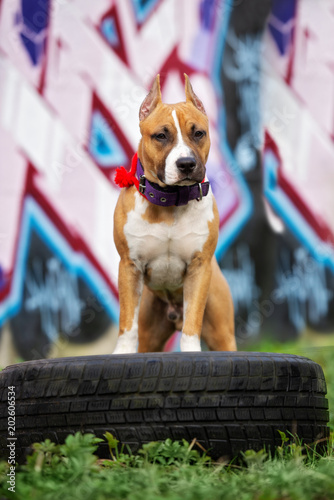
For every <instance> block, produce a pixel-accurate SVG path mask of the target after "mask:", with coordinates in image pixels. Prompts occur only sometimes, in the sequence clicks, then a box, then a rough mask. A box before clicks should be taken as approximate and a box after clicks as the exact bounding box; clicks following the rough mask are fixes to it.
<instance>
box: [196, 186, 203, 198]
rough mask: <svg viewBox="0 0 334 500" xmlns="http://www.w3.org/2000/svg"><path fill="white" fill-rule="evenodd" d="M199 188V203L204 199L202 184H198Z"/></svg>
mask: <svg viewBox="0 0 334 500" xmlns="http://www.w3.org/2000/svg"><path fill="white" fill-rule="evenodd" d="M198 187H199V198H196V200H197V201H201V200H202V198H203V190H202V184H201V183H198Z"/></svg>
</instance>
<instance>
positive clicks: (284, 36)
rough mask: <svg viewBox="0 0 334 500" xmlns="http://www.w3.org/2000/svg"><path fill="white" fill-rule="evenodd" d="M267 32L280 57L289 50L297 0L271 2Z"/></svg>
mask: <svg viewBox="0 0 334 500" xmlns="http://www.w3.org/2000/svg"><path fill="white" fill-rule="evenodd" d="M272 1H273V3H272V9H271V15H270V17H269V20H268V27H269V31H270V33H271V35H272V37H273V39H274V40H275V43H276V45H277V48H278V50H279V52H280V54H281V55H284V54H286V53H287V51H288V50H289V48H290V45H291V41H292V35H293V29H294V25H295V15H296V4H297V0H272Z"/></svg>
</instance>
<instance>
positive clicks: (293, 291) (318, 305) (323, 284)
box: [274, 247, 333, 331]
mask: <svg viewBox="0 0 334 500" xmlns="http://www.w3.org/2000/svg"><path fill="white" fill-rule="evenodd" d="M281 257H282V263H283V269H287V267H288V266H289V255H288V253H285V254H283V255H282V256H281ZM283 269H280V270H279V271H278V272H277V274H276V280H277V283H278V287H277V288H276V289H275V290H274V296H275V297H276V298H277V299H279V301H283V300H286V302H287V305H288V312H289V319H290V321H291V323H292V324H293V325H294V326H295V327H296V329H297V330H298V331H301V330H303V329H304V328H305V326H306V323H307V319H309V320H310V321H312V323H313V324H316V323H318V322H319V321H320V320H321V319H322V318H324V317H326V315H327V314H328V311H329V303H330V301H331V300H332V298H333V291H332V290H330V289H328V288H327V281H326V269H325V266H324V265H322V264H319V263H318V262H316V261H315V260H314V259H312V257H311V256H310V255H309V253H308V252H307V250H306V249H305V248H303V247H300V248H298V249H297V250H295V252H294V263H293V265H292V267H291V270H290V271H289V272H286V271H284V270H283Z"/></svg>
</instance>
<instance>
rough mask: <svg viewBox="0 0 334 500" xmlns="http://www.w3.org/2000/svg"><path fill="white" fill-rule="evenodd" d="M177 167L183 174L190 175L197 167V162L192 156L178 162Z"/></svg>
mask: <svg viewBox="0 0 334 500" xmlns="http://www.w3.org/2000/svg"><path fill="white" fill-rule="evenodd" d="M176 166H177V168H178V169H179V170H180V171H181V172H182V173H183V174H185V175H188V174H190V173H191V172H192V171H193V170H194V168H195V167H196V160H195V158H192V157H191V156H184V157H183V158H179V159H178V160H176Z"/></svg>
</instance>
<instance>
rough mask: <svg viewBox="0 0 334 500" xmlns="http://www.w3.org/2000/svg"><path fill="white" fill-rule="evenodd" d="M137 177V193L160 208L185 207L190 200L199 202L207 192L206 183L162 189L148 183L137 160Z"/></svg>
mask: <svg viewBox="0 0 334 500" xmlns="http://www.w3.org/2000/svg"><path fill="white" fill-rule="evenodd" d="M137 177H138V179H139V189H138V190H139V192H140V193H141V194H142V195H143V196H144V198H146V199H147V201H149V202H150V203H153V205H159V206H160V207H172V206H176V207H179V206H181V205H187V203H188V202H189V201H191V200H197V201H200V200H201V199H202V198H203V196H206V195H207V194H208V192H209V187H210V183H209V182H208V181H206V182H202V183H200V184H193V185H192V186H167V187H165V188H162V187H161V186H159V184H155V183H154V182H149V181H148V180H147V179H146V177H145V174H144V169H143V166H142V164H141V163H140V160H139V158H138V160H137Z"/></svg>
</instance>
